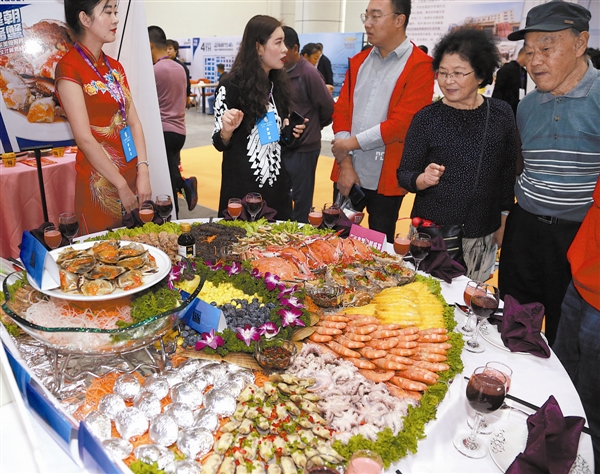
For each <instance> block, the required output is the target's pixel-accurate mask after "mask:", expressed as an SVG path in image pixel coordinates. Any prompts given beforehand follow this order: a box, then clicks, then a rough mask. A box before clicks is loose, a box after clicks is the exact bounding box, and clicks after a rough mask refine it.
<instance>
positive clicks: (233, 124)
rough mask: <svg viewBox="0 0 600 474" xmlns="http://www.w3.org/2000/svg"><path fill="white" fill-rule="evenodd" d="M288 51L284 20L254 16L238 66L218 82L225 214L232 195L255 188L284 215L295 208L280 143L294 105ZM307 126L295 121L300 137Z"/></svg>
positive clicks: (216, 135) (217, 143) (217, 139)
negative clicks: (285, 65)
mask: <svg viewBox="0 0 600 474" xmlns="http://www.w3.org/2000/svg"><path fill="white" fill-rule="evenodd" d="M286 52H287V48H286V47H285V43H284V33H283V29H282V28H281V23H280V22H279V21H278V20H276V19H275V18H273V17H270V16H266V15H256V16H254V17H252V18H251V19H250V21H248V23H247V25H246V28H245V29H244V35H243V36H242V42H241V44H240V49H239V52H238V54H237V56H236V58H235V61H234V63H233V66H232V67H231V70H230V71H229V74H227V77H226V78H224V79H223V80H221V83H220V84H219V87H218V88H217V91H216V99H215V128H214V132H213V136H212V141H213V145H214V147H215V148H216V149H217V150H219V151H222V152H223V162H222V165H221V192H220V196H219V215H220V216H222V215H223V211H224V210H225V209H227V204H228V202H229V199H230V198H243V197H244V196H246V194H248V193H250V192H257V193H260V194H261V195H262V197H263V199H264V200H265V201H267V205H268V206H269V207H271V208H273V209H275V210H276V211H277V219H278V220H284V221H285V220H287V219H289V218H290V216H291V214H292V200H291V198H290V195H289V189H288V187H287V179H286V174H285V165H284V163H283V160H282V158H281V143H280V134H281V131H282V129H283V128H284V127H285V126H286V125H288V124H289V120H288V116H289V115H290V112H291V111H292V99H291V90H290V85H289V81H288V77H287V74H286V73H285V71H283V66H284V63H285V58H286ZM259 125H260V129H259ZM304 128H305V125H304V124H302V125H298V126H296V127H294V130H293V136H294V137H295V138H296V139H297V138H300V135H301V134H302V132H303V130H304Z"/></svg>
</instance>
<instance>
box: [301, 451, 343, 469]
mask: <svg viewBox="0 0 600 474" xmlns="http://www.w3.org/2000/svg"><path fill="white" fill-rule="evenodd" d="M344 464H345V462H344V461H341V460H340V459H339V458H337V457H336V456H332V455H330V454H315V455H314V456H311V457H310V458H308V459H307V460H306V464H305V466H304V471H303V473H304V474H344V473H345V472H346V471H345V468H344Z"/></svg>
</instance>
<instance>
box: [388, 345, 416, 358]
mask: <svg viewBox="0 0 600 474" xmlns="http://www.w3.org/2000/svg"><path fill="white" fill-rule="evenodd" d="M390 352H391V353H392V354H395V355H397V356H402V357H409V356H411V355H413V354H416V353H417V350H416V349H403V348H401V347H393V348H392V349H390Z"/></svg>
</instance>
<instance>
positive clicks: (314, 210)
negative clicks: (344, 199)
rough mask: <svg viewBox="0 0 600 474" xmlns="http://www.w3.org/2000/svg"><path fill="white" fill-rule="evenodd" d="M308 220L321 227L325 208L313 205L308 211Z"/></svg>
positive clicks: (314, 225)
mask: <svg viewBox="0 0 600 474" xmlns="http://www.w3.org/2000/svg"><path fill="white" fill-rule="evenodd" d="M308 222H310V225H312V226H313V227H319V226H320V225H321V224H322V223H323V209H321V208H320V207H311V208H310V212H309V213H308Z"/></svg>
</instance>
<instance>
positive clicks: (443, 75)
mask: <svg viewBox="0 0 600 474" xmlns="http://www.w3.org/2000/svg"><path fill="white" fill-rule="evenodd" d="M474 72H475V71H471V72H436V73H435V78H436V79H443V80H444V81H447V80H448V79H456V80H457V81H462V80H463V79H464V78H465V76H468V75H469V74H473V73H474Z"/></svg>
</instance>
